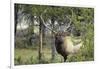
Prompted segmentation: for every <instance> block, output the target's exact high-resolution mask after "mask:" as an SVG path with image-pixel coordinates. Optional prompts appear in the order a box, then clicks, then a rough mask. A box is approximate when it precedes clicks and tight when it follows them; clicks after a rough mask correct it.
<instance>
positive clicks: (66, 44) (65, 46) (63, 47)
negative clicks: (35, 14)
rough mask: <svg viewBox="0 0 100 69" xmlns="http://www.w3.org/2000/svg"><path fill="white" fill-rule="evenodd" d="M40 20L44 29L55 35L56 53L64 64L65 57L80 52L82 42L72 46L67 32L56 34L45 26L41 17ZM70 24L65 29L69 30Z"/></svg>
mask: <svg viewBox="0 0 100 69" xmlns="http://www.w3.org/2000/svg"><path fill="white" fill-rule="evenodd" d="M45 12H46V11H45ZM40 18H41V20H42V21H43V24H44V26H45V27H46V28H48V29H49V30H51V31H53V33H54V35H55V47H56V51H57V52H58V54H60V55H61V56H63V58H64V62H66V60H67V56H68V55H69V54H75V53H77V52H78V51H79V50H80V48H81V46H82V42H81V43H78V44H77V45H74V44H73V42H72V37H70V35H69V33H68V32H56V31H54V30H52V29H51V28H50V27H48V26H47V25H46V24H45V21H44V19H43V18H42V15H41V16H40ZM70 24H71V22H70V23H69V24H68V25H67V27H66V28H69V27H70Z"/></svg>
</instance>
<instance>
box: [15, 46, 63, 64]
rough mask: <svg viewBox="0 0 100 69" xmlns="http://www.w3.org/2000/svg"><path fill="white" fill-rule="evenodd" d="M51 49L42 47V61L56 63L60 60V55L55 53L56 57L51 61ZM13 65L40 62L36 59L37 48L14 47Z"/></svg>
mask: <svg viewBox="0 0 100 69" xmlns="http://www.w3.org/2000/svg"><path fill="white" fill-rule="evenodd" d="M51 57H52V56H51V50H50V49H49V48H43V59H42V63H44V64H45V63H57V62H62V60H61V58H62V57H61V56H60V55H58V54H56V59H55V60H54V61H51ZM14 60H15V65H24V64H40V63H39V61H38V49H37V48H33V49H30V48H29V49H25V48H23V49H19V48H16V49H15V59H14Z"/></svg>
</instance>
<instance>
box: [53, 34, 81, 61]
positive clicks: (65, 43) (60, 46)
mask: <svg viewBox="0 0 100 69" xmlns="http://www.w3.org/2000/svg"><path fill="white" fill-rule="evenodd" d="M81 46H82V43H79V44H77V45H75V46H74V45H73V42H72V39H71V37H70V36H69V34H67V33H57V34H56V35H55V47H56V50H57V52H58V54H60V55H62V56H63V58H64V62H65V61H66V59H67V56H68V55H69V54H75V53H77V52H78V51H79V49H80V47H81Z"/></svg>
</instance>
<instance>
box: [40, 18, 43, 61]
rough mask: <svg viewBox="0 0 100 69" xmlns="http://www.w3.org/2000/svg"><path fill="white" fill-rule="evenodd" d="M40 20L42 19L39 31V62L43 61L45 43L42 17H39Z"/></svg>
mask: <svg viewBox="0 0 100 69" xmlns="http://www.w3.org/2000/svg"><path fill="white" fill-rule="evenodd" d="M39 21H40V30H39V31H40V32H39V34H40V35H39V36H40V39H39V40H40V41H39V42H40V43H39V62H41V60H42V44H43V33H42V31H43V24H42V21H41V18H40V17H39Z"/></svg>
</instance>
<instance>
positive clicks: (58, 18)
mask: <svg viewBox="0 0 100 69" xmlns="http://www.w3.org/2000/svg"><path fill="white" fill-rule="evenodd" d="M14 8H15V9H14V11H15V13H14V15H15V29H14V30H15V32H14V33H15V38H14V39H15V52H14V53H15V54H14V55H15V56H14V60H15V62H14V63H15V65H22V64H40V63H41V64H43V63H58V62H62V61H63V60H62V56H60V55H59V54H58V53H57V52H56V49H55V39H54V34H53V31H51V30H50V29H52V30H54V31H57V32H58V31H63V32H66V31H67V32H69V33H70V34H71V35H70V37H73V38H74V39H82V41H83V47H82V48H81V50H80V51H79V53H78V54H75V55H70V56H68V61H67V62H79V61H93V60H94V9H93V8H84V7H66V6H46V5H31V4H15V5H14Z"/></svg>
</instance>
